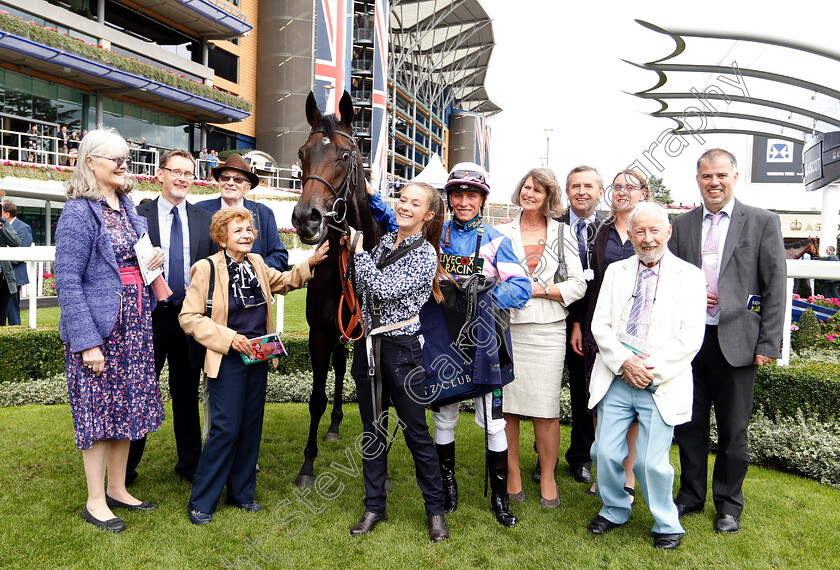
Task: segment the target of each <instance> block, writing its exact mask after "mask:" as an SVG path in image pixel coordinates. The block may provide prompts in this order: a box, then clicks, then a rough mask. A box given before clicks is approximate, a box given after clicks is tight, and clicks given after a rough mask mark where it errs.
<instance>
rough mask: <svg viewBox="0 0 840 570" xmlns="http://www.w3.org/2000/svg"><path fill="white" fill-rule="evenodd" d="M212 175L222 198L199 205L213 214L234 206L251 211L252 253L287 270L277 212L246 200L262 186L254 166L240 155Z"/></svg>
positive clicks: (281, 269) (215, 169)
mask: <svg viewBox="0 0 840 570" xmlns="http://www.w3.org/2000/svg"><path fill="white" fill-rule="evenodd" d="M211 173H212V175H213V178H215V179H216V180H218V181H219V193H220V194H221V196H220V197H219V198H213V199H210V200H203V201H201V202H198V203H196V206H200V207H202V208H204V209H205V210H207V211H208V212H211V213H213V214H215V213H216V212H218V211H219V210H221V209H222V208H231V207H234V206H244V207H245V208H247V209H248V210H250V211H251V214H252V215H253V216H254V223H255V224H256V226H257V227H256V229H257V237H256V239H255V240H254V245H253V247H252V248H251V251H252V252H254V253H257V254H259V255H260V256H261V257H262V258H263V259H264V260H265V263H266V265H268V266H269V267H273V268H274V269H276V270H278V271H287V270H288V269H289V265H288V263H289V252H288V251H286V246H284V245H283V242H282V241H281V240H280V234H279V233H278V232H277V222H276V221H275V220H274V212H272V211H271V208H269V207H268V206H265V205H263V204H257V203H256V202H254V201H252V200H246V199H245V193H246V192H247V191H248V190H250V189H251V188H254V187H255V186H257V185H258V184H259V183H260V178H259V176H257V175H256V174H254V173H253V172H251V167H250V166H248V163H247V162H245V159H244V158H242V156H241V155H239V154H232V155H230V157H229V158H228V159H227V161H226V162H224V163H222V164H221V165H219V166H216V167H214V168H213V169H212V170H211Z"/></svg>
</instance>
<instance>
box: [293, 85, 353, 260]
mask: <svg viewBox="0 0 840 570" xmlns="http://www.w3.org/2000/svg"><path fill="white" fill-rule="evenodd" d="M339 112H340V113H341V119H340V120H339V119H338V118H337V117H336V116H335V115H321V111H320V110H319V109H318V105H317V103H316V102H315V96H314V95H313V94H312V92H310V93H309V97H307V99H306V120H307V121H308V122H309V125H310V127H312V130H311V131H310V133H309V138H308V139H307V140H306V143H304V145H303V146H302V147H300V150H299V151H298V156H299V157H300V161H301V168H302V169H303V191H302V192H301V196H300V200H298V203H297V205H296V206H295V209H294V212H293V213H292V225H293V226H294V227H295V229H296V230H297V234H298V237H299V238H300V240H301V241H302V242H303V243H306V244H315V243H319V242H321V241H323V240H324V239H325V237H326V232H327V223H328V222H330V221H332V222H333V223H334V224H336V225H338V224H341V223H342V222H343V221H344V218H345V216H346V214H347V211H348V206H349V205H350V204H349V202H351V200H352V198H353V191H354V190H355V189H356V186H357V185H358V183H359V179H360V176H363V172H364V171H363V170H362V164H361V158H360V156H359V152H358V149H357V147H356V143H355V139H354V138H353V127H352V124H353V101H352V99H351V98H350V94H349V93H347V91H345V92H344V95H343V96H342V97H341V101H340V102H339ZM359 190H360V191H361V192H362V193H363V192H364V184H363V183H362V188H360V189H359Z"/></svg>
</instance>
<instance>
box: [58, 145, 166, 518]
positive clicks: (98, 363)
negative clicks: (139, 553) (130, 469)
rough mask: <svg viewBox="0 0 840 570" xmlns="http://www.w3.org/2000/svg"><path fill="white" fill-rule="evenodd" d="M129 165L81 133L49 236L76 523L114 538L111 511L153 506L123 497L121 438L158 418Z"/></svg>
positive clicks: (156, 257)
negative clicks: (78, 453) (71, 438)
mask: <svg viewBox="0 0 840 570" xmlns="http://www.w3.org/2000/svg"><path fill="white" fill-rule="evenodd" d="M130 164H131V161H130V160H129V158H128V144H127V143H126V142H125V140H124V139H123V138H122V137H121V136H120V135H119V134H118V133H117V132H116V131H114V130H113V129H102V128H100V129H97V130H93V131H91V132H89V133H88V134H87V136H86V137H85V138H84V140H83V141H82V143H81V144H80V145H79V152H78V165H77V166H76V170H75V171H74V172H73V174H72V176H71V177H70V180H69V182H68V185H67V198H68V200H67V203H66V204H65V206H64V210H63V212H62V214H61V218H60V219H59V221H58V229H57V230H56V234H55V242H56V251H55V277H56V283H55V284H56V291H57V293H58V302H59V306H60V307H61V319H60V321H59V325H58V326H59V331H60V333H61V338H62V340H63V341H64V362H65V372H66V375H67V387H68V391H69V396H70V409H71V411H72V413H73V425H74V428H75V432H76V446H77V447H78V448H79V449H81V450H82V459H83V461H84V466H85V477H86V479H87V492H88V497H87V502H86V504H85V507H84V509H83V511H82V518H83V519H84V520H85V521H87V522H89V523H91V524H92V525H94V526H96V527H98V528H100V529H103V530H109V531H112V532H120V531H122V530H125V522H124V520H123V519H122V518H119V517H116V516H114V513H113V511H112V509H127V510H134V511H150V510H153V509H155V508H156V507H157V505H155V504H154V503H150V502H149V501H140V500H139V499H136V498H134V497H133V496H132V495H131V494H129V492H128V491H127V490H126V488H125V469H126V459H127V457H128V449H129V441H130V440H135V439H139V438H141V437H143V436H145V435H146V434H147V433H149V432H151V431H156V430H157V428H158V427H159V426H160V424H161V422H162V421H163V404H162V401H161V397H160V391H159V389H158V383H157V376H156V375H155V363H154V350H153V347H152V318H151V312H152V309H154V307H155V304H156V299H155V295H154V292H153V290H152V289H151V288H150V287H146V286H145V285H144V284H143V278H142V276H141V274H140V267H139V265H138V264H139V263H140V262H139V261H138V259H137V255H136V253H135V251H134V244H135V243H136V242H137V241H138V239H139V238H140V236H142V235H143V234H144V233H146V230H147V226H146V220H145V219H144V218H142V217H141V216H139V215H138V214H137V212H136V211H135V209H134V203H133V202H132V201H131V198H129V197H128V193H129V192H130V191H131V188H132V187H133V185H134V183H135V179H134V178H133V177H131V176H130V175H129V174H128V172H127V170H128V167H129V165H130ZM163 262H164V255H163V252H162V251H161V250H160V249H159V248H156V249H155V250H154V254H153V255H152V256H150V258H149V259H148V261H147V266H148V268H149V269H157V268H159V267H161V266H162V265H163ZM106 473H107V479H108V484H107V488H106V487H105V476H106Z"/></svg>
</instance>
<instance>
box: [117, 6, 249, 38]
mask: <svg viewBox="0 0 840 570" xmlns="http://www.w3.org/2000/svg"><path fill="white" fill-rule="evenodd" d="M130 5H136V6H140V7H141V8H145V9H147V10H149V11H150V12H153V13H155V14H158V15H160V16H163V17H164V18H166V19H168V20H171V21H172V22H175V23H177V24H179V25H182V26H185V27H187V28H189V29H190V30H193V31H194V32H195V33H196V34H198V36H199V37H202V38H210V39H232V38H238V37H240V36H242V35H245V34H247V33H248V32H250V31H251V29H252V28H253V27H254V26H252V25H251V24H249V23H248V21H247V18H246V17H245V14H243V13H242V12H241V11H240V10H238V9H237V8H236V7H235V6H234V5H233V4H231V3H229V2H224V1H219V0H132V2H131V4H130Z"/></svg>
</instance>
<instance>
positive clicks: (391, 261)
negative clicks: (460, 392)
mask: <svg viewBox="0 0 840 570" xmlns="http://www.w3.org/2000/svg"><path fill="white" fill-rule="evenodd" d="M396 222H397V226H398V229H397V230H396V231H392V232H390V233H388V234H385V236H383V238H382V241H381V242H380V243H379V245H377V246H376V247H375V248H374V249H373V251H371V252H370V253H367V252H365V251H363V250H362V245H361V243H362V242H361V240H358V243H357V244H355V251H354V252H353V253H354V254H355V257H354V263H355V267H356V287H357V292H358V294H359V296H360V297H361V298H362V299H363V304H362V313H363V315H364V319H365V328H366V331H367V335H368V339H367V340H366V339H363V340H360V341H357V342H356V345H355V346H354V349H353V366H352V368H351V374H352V375H353V379H354V380H355V381H356V392H357V393H358V394H359V412H360V414H361V416H362V424H363V426H364V430H365V450H366V453H365V455H364V458H363V472H364V479H365V501H364V502H365V512H364V514H363V515H362V518H361V520H360V521H359V522H358V524H356V525H355V526H354V527H353V528H351V529H350V534H352V535H360V534H365V533H367V532H370V531H371V530H373V528H374V527H375V526H376V525H377V524H378V523H379V522H381V521H385V520H388V513H387V511H386V510H385V478H386V476H387V468H388V465H387V461H388V458H387V450H386V448H387V439H388V432H387V430H388V424H387V417H388V413H387V409H388V402H389V399H390V401H391V402H393V404H394V408H395V409H396V412H397V415H398V416H399V425H400V427H402V429H403V433H404V434H405V441H406V444H407V445H408V449H409V450H410V451H411V454H412V456H413V458H414V468H415V472H416V474H417V483H418V485H419V486H420V491H421V492H422V493H423V499H424V501H425V504H426V515H427V516H428V519H429V538H430V539H431V540H432V541H434V542H439V541H441V540H446V539H448V538H449V530H448V528H447V527H446V518H445V515H444V514H443V489H442V486H441V481H440V468H439V465H438V458H437V452H436V451H435V446H434V442H433V440H432V437H431V436H430V435H429V426H428V425H427V424H426V413H425V408H424V406H423V404H422V403H421V402H419V401H417V400H416V398H412V394H423V393H424V390H425V375H424V373H423V352H422V348H421V344H420V338H419V332H420V321H419V314H420V307H422V306H423V304H424V303H426V301H428V299H429V296H430V295H432V294H434V296H435V299H436V300H437V301H438V302H441V301H442V300H443V295H442V294H441V292H440V288H439V287H438V281H437V277H438V275H439V274H441V273H442V270H441V268H440V263H439V261H438V259H439V257H438V254H439V248H440V233H441V228H442V225H443V201H442V200H441V198H440V196H439V195H438V193H437V191H436V190H435V189H434V188H432V187H431V186H429V185H427V184H416V183H415V184H410V185H409V186H407V187H406V188H405V189H403V191H402V194H401V197H400V202H399V204H398V205H397V207H396ZM355 235H356V232H355V230H353V229H352V228H351V230H350V235H349V236H347V238H346V239H345V242H346V244H347V247H348V249H350V248H351V247H353V245H354V244H353V241H354V240H353V238H354V236H355ZM377 337H378V340H374V339H377ZM374 343H376V344H377V345H378V355H376V358H375V360H371V361H370V363H371V364H369V358H368V357H369V356H371V354H370V353H371V350H372V347H373V345H374ZM373 350H375V349H373ZM371 371H375V374H374V375H373V376H371V374H370V372H371ZM383 410H384V411H383Z"/></svg>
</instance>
